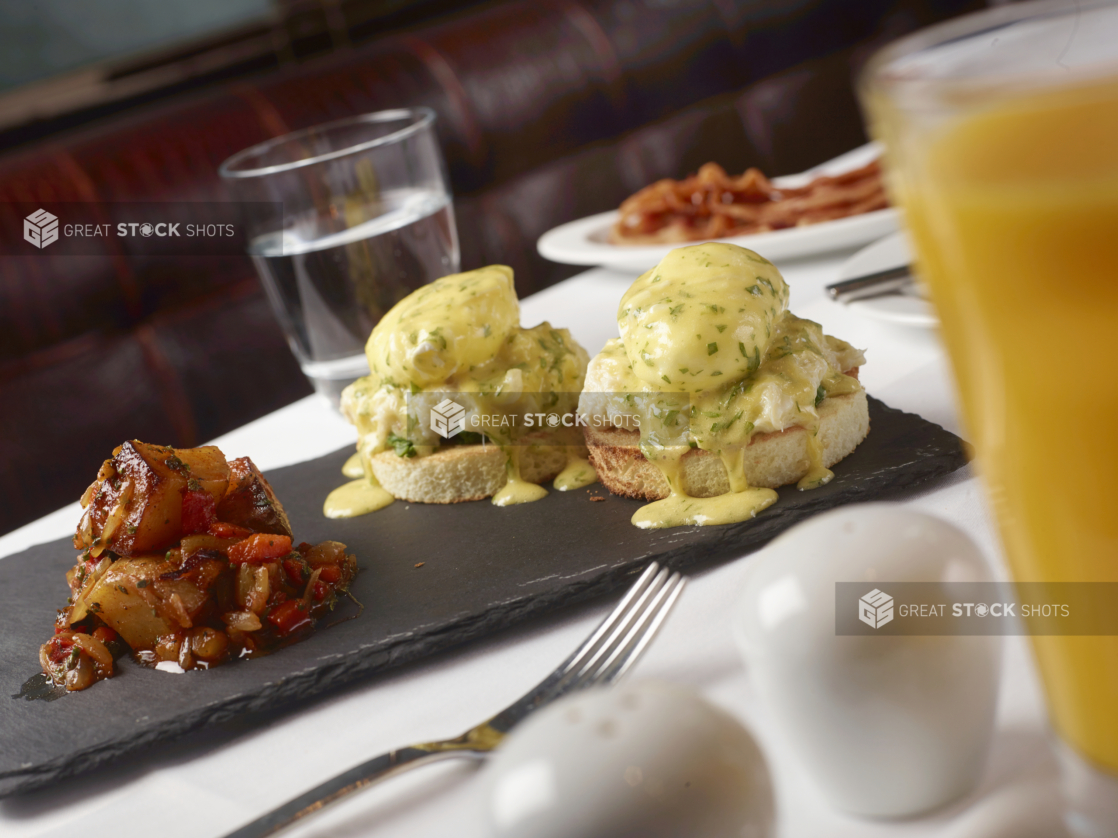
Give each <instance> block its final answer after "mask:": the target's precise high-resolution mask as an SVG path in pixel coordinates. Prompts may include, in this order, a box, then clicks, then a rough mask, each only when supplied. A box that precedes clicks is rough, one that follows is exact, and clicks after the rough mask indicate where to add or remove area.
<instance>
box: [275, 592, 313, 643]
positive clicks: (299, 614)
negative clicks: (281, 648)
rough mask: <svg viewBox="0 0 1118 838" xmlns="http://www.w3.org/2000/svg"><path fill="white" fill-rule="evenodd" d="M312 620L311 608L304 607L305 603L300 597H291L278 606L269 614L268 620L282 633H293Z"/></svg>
mask: <svg viewBox="0 0 1118 838" xmlns="http://www.w3.org/2000/svg"><path fill="white" fill-rule="evenodd" d="M310 621H311V615H310V610H309V609H306V610H304V608H303V603H302V601H301V600H298V599H289V600H288V601H287V602H284V603H281V604H280V605H278V606H276V607H275V608H274V609H273V610H272V612H271V613H270V614H269V615H268V622H269V623H271V624H272V625H273V626H275V627H276V631H277V632H279V633H280V634H281V635H283V634H291V632H293V631H295V630H296V629H298V628H302V627H303V626H305V625H307V624H308V623H309V622H310Z"/></svg>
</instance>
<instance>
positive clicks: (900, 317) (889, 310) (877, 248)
mask: <svg viewBox="0 0 1118 838" xmlns="http://www.w3.org/2000/svg"><path fill="white" fill-rule="evenodd" d="M910 264H912V252H911V251H910V250H909V248H908V241H907V240H906V239H905V235H904V233H894V234H893V235H891V236H886V237H885V238H883V239H882V240H881V241H876V242H874V243H873V244H871V245H870V246H869V247H864V248H862V249H861V250H859V251H858V252H857V253H855V254H854V255H853V256H851V257H850V258H849V259H847V260H846V263H845V264H844V265H843V266H842V269H841V270H840V271H839V277H838V279H837V280H836V282H841V281H842V280H844V279H853V278H854V277H856V276H865V275H866V274H872V273H877V272H878V271H887V270H889V269H891V268H898V267H900V266H901V265H910ZM835 305H845V306H846V307H847V308H849V309H850V310H851V311H854V312H857V313H858V314H861V315H864V316H866V317H872V318H873V319H874V320H884V321H886V322H888V323H899V324H901V325H903V326H916V327H918V328H922V329H934V328H935V327H936V326H938V325H939V318H938V317H936V312H935V309H934V308H933V307H932V304H931V303H929V302H928V301H927V300H926V299H924V297H922V296H921V295H920V292H919V291H918V290H917V288H916V286H909V287H908V289H906V291H905V292H904V293H901V294H889V295H888V296H884V297H871V298H869V299H868V300H855V301H854V302H852V303H836V304H835Z"/></svg>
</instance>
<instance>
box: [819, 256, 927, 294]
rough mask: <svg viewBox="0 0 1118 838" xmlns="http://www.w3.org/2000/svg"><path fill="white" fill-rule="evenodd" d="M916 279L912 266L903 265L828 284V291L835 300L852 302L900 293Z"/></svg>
mask: <svg viewBox="0 0 1118 838" xmlns="http://www.w3.org/2000/svg"><path fill="white" fill-rule="evenodd" d="M915 281H916V280H915V278H914V277H913V276H912V266H911V265H901V266H900V267H898V268H890V269H889V270H887V271H877V272H876V273H872V274H865V275H864V276H856V277H853V278H851V279H844V280H843V281H842V282H836V283H834V284H833V285H828V286H827V293H828V294H830V295H831V299H832V300H834V301H835V302H839V303H851V302H854V301H855V300H865V299H868V298H869V297H883V296H885V295H886V294H897V293H900V292H902V291H904V289H905V288H907V287H908V286H909V285H911V284H912V283H914V282H915Z"/></svg>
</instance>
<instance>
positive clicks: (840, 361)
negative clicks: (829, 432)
mask: <svg viewBox="0 0 1118 838" xmlns="http://www.w3.org/2000/svg"><path fill="white" fill-rule="evenodd" d="M787 306H788V286H787V285H786V284H785V282H784V279H783V277H782V276H781V275H780V272H779V271H778V270H777V269H776V267H775V266H774V265H773V264H772V263H771V262H769V261H768V260H766V259H764V258H762V257H761V256H758V255H757V254H756V253H753V252H752V251H750V250H746V249H745V248H742V247H737V246H735V245H729V244H720V243H707V244H702V245H695V246H692V247H681V248H677V249H676V250H673V251H671V252H670V253H669V254H668V255H667V256H666V257H665V258H664V259H663V260H662V261H661V262H660V264H659V265H657V266H656V267H655V268H653V269H652V270H650V271H648V272H647V273H646V274H644V275H643V276H641V277H640V278H638V279H637V281H636V282H634V283H633V285H632V287H631V288H630V289H629V290H628V291H627V292H626V294H625V295H624V297H623V298H622V300H621V305H620V307H619V310H618V316H617V319H618V326H619V329H620V332H621V338H620V339H619V340H615V341H611V342H610V343H608V344H607V345H606V348H605V349H604V350H603V352H602V353H601V354H600V355H599V356H598V358H595V365H599V366H600V368H601V369H602V370H606V371H608V375H605V376H603V377H604V378H609V379H610V382H611V384H610V386H611V387H613V388H614V389H616V390H618V391H625V392H626V400H627V404H628V408H629V409H630V410H631V411H632V412H635V413H636V414H637V416H638V417H639V424H640V434H641V442H640V446H641V451H642V453H643V454H644V456H645V458H646V459H647V460H648V461H649V462H651V463H652V464H654V465H655V466H656V467H657V468H659V469H660V471H661V472H662V473H663V475H664V478H665V480H666V481H667V485H668V488H669V494H668V497H666V498H663V499H662V500H658V501H654V502H653V503H651V504H649V505H648V506H645V507H643V508H642V509H640V510H639V511H638V512H637V513H636V514H635V515H634V516H633V524H635V525H636V526H638V527H642V528H655V527H674V526H680V525H684V524H696V525H705V524H728V523H735V522H738V521H744V520H748V519H749V518H752V517H754V516H755V515H756V514H757V513H758V512H760V511H762V510H764V509H765V508H767V507H768V506H770V505H771V504H773V503H774V502H775V501H776V498H777V495H776V492H775V491H773V490H772V489H765V488H755V487H751V486H750V485H749V481H748V479H747V476H746V473H747V469H746V454H747V451H748V448H749V445H750V443H751V442H752V441H753V438H754V436H755V435H757V434H760V433H774V432H780V431H784V430H786V429H789V428H802V429H804V431H805V432H806V433H805V434H804V436H805V438H806V445H805V452H804V461H805V462H804V476H803V478H802V479H801V480H800V482H799V484H798V487H799V488H800V489H811V488H815V487H817V486H821V485H823V484H825V483H827V482H828V481H829V480H830V479H831V478H832V477H833V474H832V472H831V471H830V470H828V469H827V468H825V467H824V464H823V449H822V446H821V444H820V442H819V439H818V436H817V433H818V428H819V414H818V411H817V407H818V406H819V404H820V403H821V402H822V401H823V399H825V398H826V397H827V396H828V395H838V394H842V393H850V392H854V391H856V390H858V389H859V388H860V385H859V384H858V382H857V380H856V379H854V378H852V377H850V376H847V375H845V374H844V373H843V372H842V370H844V369H850V368H851V367H854V366H858V365H859V364H860V363H861V362H862V361H863V360H864V358H863V357H862V355H861V353H860V352H858V350H855V349H853V347H851V346H850V345H849V344H846V343H844V342H843V341H839V340H837V339H835V338H831V337H828V336H825V335H824V334H823V332H822V329H821V328H820V326H819V325H818V324H816V323H812V322H811V321H808V320H802V319H800V318H798V317H796V316H795V315H793V314H791V313H790V312H788V311H787ZM624 409H625V405H620V404H617V405H611V410H616V412H623V411H624ZM695 448H697V449H701V450H702V451H705V452H709V453H710V454H712V455H714V456H716V457H717V458H718V460H719V461H720V462H721V463H722V466H723V468H724V469H725V478H724V490H723V491H721V492H720V493H717V494H714V495H713V496H705V497H695V496H692V495H691V494H689V492H688V487H687V486H686V485H685V482H686V481H685V480H684V477H683V474H684V457H685V456H686V454H687V453H688V451H690V450H692V449H695ZM710 490H711V485H710V484H709V481H708V485H704V486H703V493H704V494H708V495H709V494H710Z"/></svg>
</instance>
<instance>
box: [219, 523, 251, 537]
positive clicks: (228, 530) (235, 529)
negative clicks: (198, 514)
mask: <svg viewBox="0 0 1118 838" xmlns="http://www.w3.org/2000/svg"><path fill="white" fill-rule="evenodd" d="M210 535H212V536H214V537H215V538H247V537H248V536H250V535H252V530H250V529H249V528H248V527H239V526H237V525H236V524H227V523H225V522H224V521H214V523H212V524H210Z"/></svg>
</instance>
